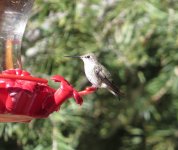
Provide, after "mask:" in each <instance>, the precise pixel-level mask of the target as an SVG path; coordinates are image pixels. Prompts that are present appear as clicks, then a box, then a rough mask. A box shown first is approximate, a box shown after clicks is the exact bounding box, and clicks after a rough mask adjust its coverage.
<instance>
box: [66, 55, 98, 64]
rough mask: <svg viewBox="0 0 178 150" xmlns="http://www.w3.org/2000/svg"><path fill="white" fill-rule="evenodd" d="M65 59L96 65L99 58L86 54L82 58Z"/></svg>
mask: <svg viewBox="0 0 178 150" xmlns="http://www.w3.org/2000/svg"><path fill="white" fill-rule="evenodd" d="M65 57H72V58H80V59H82V60H83V62H84V63H95V62H97V57H96V56H95V54H93V53H89V54H85V55H82V56H65Z"/></svg>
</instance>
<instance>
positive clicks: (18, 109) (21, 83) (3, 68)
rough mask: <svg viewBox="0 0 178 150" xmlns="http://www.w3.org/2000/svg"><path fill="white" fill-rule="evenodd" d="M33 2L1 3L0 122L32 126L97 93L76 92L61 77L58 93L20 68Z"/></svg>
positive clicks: (10, 0) (57, 78) (56, 78)
mask: <svg viewBox="0 0 178 150" xmlns="http://www.w3.org/2000/svg"><path fill="white" fill-rule="evenodd" d="M33 3H34V0H1V1H0V53H1V56H0V122H30V121H31V120H32V119H36V118H46V117H48V116H49V115H50V114H51V113H53V112H54V111H58V110H59V109H60V106H61V105H62V104H63V103H64V102H65V101H66V100H67V99H69V98H71V97H73V98H74V99H75V101H76V103H77V104H79V105H81V104H82V103H83V99H82V96H83V95H86V94H90V93H93V92H94V91H95V90H96V89H95V88H92V87H88V88H86V89H85V90H83V91H80V92H77V90H76V89H75V88H74V87H73V86H72V85H71V84H70V83H69V82H68V81H67V80H65V78H64V77H62V76H60V75H54V76H53V77H52V78H51V79H52V80H53V81H55V82H59V83H60V85H59V88H58V89H57V90H56V89H54V88H52V87H50V86H49V85H48V80H46V79H42V78H38V77H34V76H31V74H30V73H29V72H27V71H25V70H22V65H21V41H22V36H23V33H24V30H25V26H26V23H27V20H28V16H29V13H30V11H31V8H32V6H33Z"/></svg>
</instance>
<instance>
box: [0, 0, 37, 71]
mask: <svg viewBox="0 0 178 150" xmlns="http://www.w3.org/2000/svg"><path fill="white" fill-rule="evenodd" d="M33 2H34V0H0V71H2V70H6V69H14V68H22V65H21V41H22V36H23V33H24V30H25V26H26V23H27V20H28V16H29V13H30V10H31V8H32V6H33Z"/></svg>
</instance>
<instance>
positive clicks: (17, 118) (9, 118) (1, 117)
mask: <svg viewBox="0 0 178 150" xmlns="http://www.w3.org/2000/svg"><path fill="white" fill-rule="evenodd" d="M32 119H33V118H32V117H30V116H25V115H14V114H0V122H22V123H28V122H30V121H31V120H32Z"/></svg>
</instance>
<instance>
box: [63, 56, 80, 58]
mask: <svg viewBox="0 0 178 150" xmlns="http://www.w3.org/2000/svg"><path fill="white" fill-rule="evenodd" d="M64 57H72V58H81V56H64Z"/></svg>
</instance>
